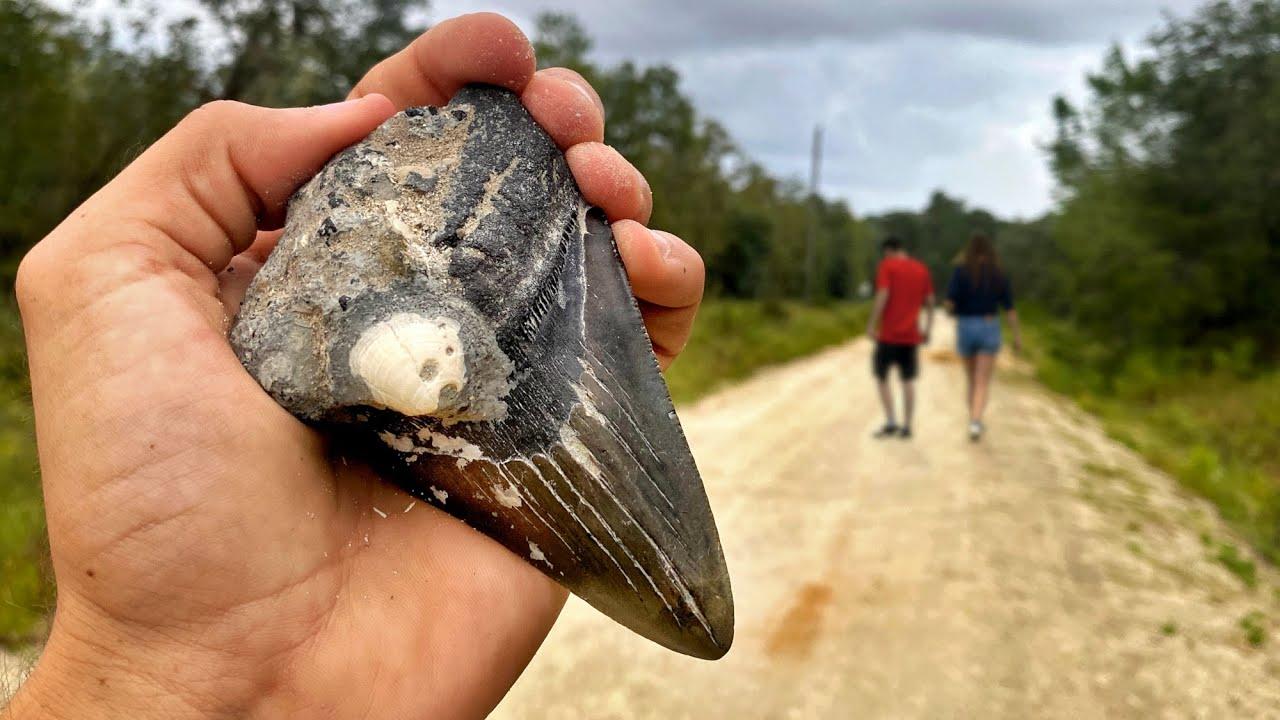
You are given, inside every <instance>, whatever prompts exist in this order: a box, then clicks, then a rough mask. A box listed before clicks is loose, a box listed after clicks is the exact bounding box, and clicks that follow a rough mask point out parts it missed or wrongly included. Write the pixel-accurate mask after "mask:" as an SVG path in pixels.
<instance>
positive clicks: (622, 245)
mask: <svg viewBox="0 0 1280 720" xmlns="http://www.w3.org/2000/svg"><path fill="white" fill-rule="evenodd" d="M613 237H614V239H615V240H616V242H617V243H618V253H619V254H621V255H622V263H623V264H624V265H626V267H627V276H628V277H629V278H630V279H631V289H632V290H633V291H634V292H635V295H636V298H637V299H640V300H644V301H645V302H649V303H653V304H654V305H659V306H661V307H668V308H683V307H690V306H694V305H697V304H698V303H700V302H702V289H703V279H704V276H705V271H704V269H703V265H702V256H701V255H699V254H698V251H697V250H694V249H693V248H692V247H690V246H689V245H688V244H687V243H686V242H684V241H683V240H681V239H680V238H678V237H676V236H675V235H672V234H671V233H668V232H663V231H661V230H650V229H648V228H646V227H645V226H643V225H641V224H640V223H638V222H633V221H630V220H623V221H620V222H616V223H614V224H613Z"/></svg>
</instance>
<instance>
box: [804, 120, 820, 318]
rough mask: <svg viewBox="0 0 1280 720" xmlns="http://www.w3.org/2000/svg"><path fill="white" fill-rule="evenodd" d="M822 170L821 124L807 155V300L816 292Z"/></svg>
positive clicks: (815, 296) (805, 265) (816, 129)
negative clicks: (819, 183) (819, 196)
mask: <svg viewBox="0 0 1280 720" xmlns="http://www.w3.org/2000/svg"><path fill="white" fill-rule="evenodd" d="M821 172H822V126H821V125H815V126H814V128H813V149H812V151H811V153H810V155H809V222H808V228H807V231H806V237H805V249H804V293H805V297H806V298H807V299H808V300H809V302H813V301H814V300H815V299H816V298H817V293H818V247H817V246H818V181H819V179H820V177H819V176H820V174H821Z"/></svg>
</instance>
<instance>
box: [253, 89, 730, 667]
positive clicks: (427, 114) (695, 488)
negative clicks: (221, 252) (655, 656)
mask: <svg viewBox="0 0 1280 720" xmlns="http://www.w3.org/2000/svg"><path fill="white" fill-rule="evenodd" d="M231 340H232V344H233V346H234V348H235V350H236V352H237V354H238V355H239V357H240V359H241V361H242V362H243V363H244V365H245V367H246V368H247V369H248V370H249V372H250V373H251V374H252V375H253V376H254V377H255V378H256V379H257V380H258V382H259V383H260V384H261V385H262V386H263V388H265V389H266V390H267V392H269V393H270V394H271V395H272V396H273V397H274V398H275V399H276V400H277V401H278V402H279V403H280V404H281V405H283V406H284V407H285V408H287V409H288V410H289V411H291V412H293V413H294V414H295V415H297V416H298V417H300V418H302V419H304V420H306V421H308V422H311V423H314V424H316V425H319V426H322V427H324V428H325V429H327V430H328V431H330V432H332V433H334V434H335V435H338V436H340V437H341V438H343V439H344V440H345V441H349V442H350V443H352V444H353V445H355V446H356V447H358V448H360V451H361V452H363V453H364V454H365V456H366V458H367V459H368V460H369V461H370V462H371V463H373V464H374V466H375V467H376V468H378V469H379V471H380V472H381V473H382V474H383V475H384V477H386V478H387V479H389V480H391V481H393V482H395V483H397V484H398V485H400V486H401V487H403V488H404V489H405V490H407V491H408V492H410V493H412V494H414V495H415V496H417V497H419V498H422V499H423V500H425V501H427V502H430V503H433V504H434V505H436V506H437V507H440V508H442V509H444V510H445V511H447V512H449V513H452V514H453V515H455V516H457V517H459V518H461V519H463V520H464V521H466V522H467V523H469V524H470V525H471V526H473V527H475V528H476V529H478V530H480V531H481V532H484V533H486V534H487V535H489V536H490V537H492V538H494V539H496V540H498V541H499V542H501V543H502V544H503V545H505V546H506V547H507V548H509V549H510V550H511V551H512V552H515V553H517V554H518V555H520V556H522V557H524V558H526V559H527V561H528V562H530V563H531V564H533V565H534V566H535V567H537V568H539V569H540V570H541V571H542V572H544V573H545V574H546V575H548V576H549V577H551V578H553V579H555V580H556V581H558V582H560V583H561V584H563V585H564V586H565V587H567V588H569V589H570V590H571V591H573V592H574V593H576V594H577V595H578V596H580V597H582V598H583V599H584V600H586V601H587V602H589V603H591V604H592V605H594V606H595V607H596V608H598V609H599V610H601V611H602V612H604V613H605V614H607V615H608V616H610V617H612V618H613V619H614V620H616V621H618V622H620V623H622V624H623V625H625V626H627V627H628V628H631V629H632V630H634V631H635V632H637V633H639V634H641V635H644V636H645V637H648V638H650V639H652V640H654V641H656V642H658V643H661V644H662V645H665V646H667V647H669V648H671V649H673V650H677V651H679V652H683V653H686V654H689V655H694V656H697V657H703V658H718V657H720V656H722V655H723V654H724V653H725V652H726V651H727V650H728V649H729V646H730V644H731V643H732V639H733V600H732V595H731V591H730V586H729V576H728V571H727V570H726V568H725V564H724V557H723V553H722V551H721V548H720V541H719V536H718V535H717V532H716V526H715V520H714V518H713V517H712V514H711V510H710V507H709V505H708V503H707V498H706V494H705V492H704V491H703V487H702V481H701V478H700V476H699V475H698V471H697V468H696V466H695V464H694V461H693V457H692V455H691V454H690V452H689V448H688V445H687V443H686V441H685V438H684V433H683V431H682V429H681V427H680V423H679V420H678V419H677V417H676V412H675V410H674V408H673V407H672V404H671V400H670V397H669V395H668V393H667V388H666V385H665V383H664V382H663V379H662V376H661V374H660V372H659V369H658V365H657V361H656V359H655V358H654V355H653V351H652V348H651V346H650V342H649V338H648V335H647V334H646V333H645V329H644V324H643V322H642V319H641V316H640V313H639V310H638V308H637V306H636V303H635V300H634V299H633V297H632V294H631V289H630V286H629V284H628V282H627V277H626V273H625V272H624V269H623V267H622V263H621V260H620V258H619V256H618V254H617V248H616V246H615V244H614V242H613V237H612V234H611V233H610V230H609V226H608V224H607V223H606V222H605V221H604V218H603V217H602V216H601V215H600V213H599V212H598V211H596V210H593V209H590V208H588V207H587V206H586V204H585V203H584V201H583V199H582V196H581V195H580V194H579V192H578V189H577V186H576V185H575V184H574V181H573V178H572V175H571V174H570V172H569V169H568V166H567V165H566V163H565V160H564V156H563V155H562V154H561V153H560V151H559V150H558V149H557V148H556V147H555V145H554V143H553V142H552V141H551V139H550V138H549V137H548V136H547V135H546V134H545V133H544V132H543V131H542V129H541V128H540V127H538V125H537V124H536V123H535V122H534V121H533V119H532V118H531V117H530V116H529V115H528V113H527V112H526V111H525V109H524V108H523V106H522V105H521V104H520V101H519V99H518V98H517V97H516V96H515V95H514V94H512V93H510V92H508V91H505V90H501V89H498V88H493V87H486V86H470V87H467V88H464V89H463V90H462V91H461V92H459V93H458V95H457V96H456V97H455V98H454V99H453V101H452V102H451V103H450V104H449V105H448V106H446V107H443V108H434V107H427V108H410V109H408V110H405V111H404V112H402V113H400V114H398V115H395V116H394V117H392V118H391V119H390V120H388V121H387V122H386V123H385V124H384V125H382V127H380V128H378V129H377V130H375V131H374V132H373V133H372V134H371V135H370V136H369V137H368V138H366V139H365V140H364V141H362V142H360V143H359V144H357V145H355V146H353V147H351V148H348V149H347V150H345V151H343V152H342V153H340V154H339V155H338V156H336V157H335V158H334V159H333V160H332V161H330V163H329V164H328V165H327V166H326V167H325V168H324V169H323V170H322V171H321V172H320V173H319V174H318V175H317V176H316V177H315V178H314V179H313V180H311V181H310V182H309V183H308V184H307V185H305V186H304V187H303V188H302V189H301V190H299V191H298V193H297V194H296V195H295V196H294V198H293V200H292V201H291V203H290V206H289V216H288V221H287V224H286V228H285V233H284V235H283V237H282V238H281V240H280V243H279V245H278V246H277V248H276V250H275V251H274V252H273V254H272V255H271V258H270V260H269V261H268V262H267V264H266V265H265V266H264V267H263V269H262V270H261V272H260V273H259V275H258V276H257V278H255V280H254V282H253V284H252V286H251V287H250V289H249V293H248V296H247V297H246V299H245V302H244V304H243V306H242V307H241V310H240V314H239V317H238V319H237V322H236V324H235V326H234V327H233V329H232V333H231Z"/></svg>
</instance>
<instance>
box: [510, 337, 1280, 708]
mask: <svg viewBox="0 0 1280 720" xmlns="http://www.w3.org/2000/svg"><path fill="white" fill-rule="evenodd" d="M945 330H947V331H949V328H945ZM948 335H949V333H948ZM950 343H951V338H950V337H949V336H948V337H942V338H939V339H938V341H937V342H936V343H935V346H934V347H935V348H938V349H937V350H934V351H932V352H929V353H926V355H927V356H928V357H930V360H929V361H928V362H927V363H926V366H925V370H924V373H925V374H924V377H923V380H922V386H921V396H922V397H921V405H922V411H921V414H922V416H921V418H920V419H919V420H918V422H917V437H916V439H915V440H914V441H911V442H903V441H899V440H894V441H875V440H872V439H870V433H871V432H872V430H873V429H874V428H875V426H876V425H877V424H878V423H879V422H880V417H879V412H878V411H877V410H876V400H875V396H874V391H873V388H872V385H871V383H870V381H869V380H868V377H867V375H868V369H867V368H868V363H869V352H870V346H869V344H868V343H867V342H866V341H858V342H855V343H851V344H849V345H846V346H843V347H840V348H836V349H834V350H831V351H828V352H826V353H824V354H821V355H819V356H815V357H812V358H809V359H806V360H803V361H800V362H797V363H795V364H792V365H789V366H786V367H782V368H777V369H774V370H771V371H767V372H765V373H763V374H761V375H760V376H758V377H756V378H755V379H753V380H751V381H749V382H747V383H745V384H743V385H740V386H738V387H735V388H732V389H730V390H728V391H726V392H723V393H721V394H718V395H716V396H714V397H710V398H708V399H706V400H704V401H703V402H701V403H699V404H697V405H694V406H691V407H688V408H685V409H684V410H683V411H682V413H681V415H682V418H683V421H684V423H685V426H686V429H687V432H688V434H689V438H690V441H691V443H692V445H693V449H694V454H695V455H696V456H697V458H698V462H699V465H700V467H701V469H702V472H703V476H704V478H705V480H706V483H707V489H708V493H709V494H710V496H711V502H712V506H713V507H714V509H715V511H716V515H717V518H718V521H719V524H720V529H721V537H722V539H723V542H724V547H725V552H726V554H727V559H728V562H729V568H730V571H731V573H732V575H733V582H734V594H735V598H736V603H737V618H738V619H737V640H736V644H735V647H734V648H733V650H732V651H731V652H730V654H729V655H728V656H727V657H726V658H725V659H724V660H722V661H720V662H717V663H705V662H700V661H696V660H691V659H688V658H684V657H681V656H677V655H675V654H673V653H670V652H667V651H665V650H663V649H661V648H658V647H656V646H653V645H650V644H648V643H647V642H645V641H644V640H641V639H639V638H637V637H635V636H632V635H630V634H629V633H627V632H626V631H624V630H622V629H621V628H619V627H617V626H615V625H613V624H612V623H610V622H609V621H607V620H605V619H604V618H603V617H601V616H599V615H597V614H596V613H595V611H594V610H592V609H591V608H589V607H587V606H586V605H584V604H582V603H581V602H578V601H577V600H571V601H570V606H569V607H568V608H566V610H565V613H564V616H563V617H562V619H561V620H560V622H559V624H557V626H556V628H555V630H554V631H553V632H552V634H551V638H550V639H549V640H548V642H547V644H546V645H545V646H544V648H543V650H542V651H541V652H540V653H539V655H538V657H537V658H536V659H535V660H534V662H533V664H532V665H531V666H530V668H529V670H528V671H527V672H526V673H525V675H524V677H523V678H522V679H521V680H520V682H519V683H518V684H517V685H516V687H515V689H514V690H513V691H512V693H511V694H510V696H509V697H508V698H507V699H506V701H504V703H503V705H502V706H501V707H500V708H499V709H498V711H497V712H496V713H495V716H496V717H500V718H522V719H523V718H663V719H668V718H910V717H919V718H952V717H955V718H961V717H983V718H989V717H1011V718H1012V717H1017V718H1023V717H1043V718H1076V717H1081V718H1083V717H1090V718H1092V717H1122V718H1130V717H1132V718H1164V717H1170V718H1173V717H1205V718H1229V717H1247V718H1253V717H1280V649H1278V648H1277V646H1278V645H1280V637H1276V636H1275V631H1274V630H1271V632H1272V637H1271V638H1270V639H1269V640H1268V641H1267V642H1266V643H1265V644H1264V645H1263V646H1262V647H1261V648H1254V647H1252V646H1251V645H1250V644H1249V643H1248V642H1247V641H1246V639H1245V632H1244V630H1243V629H1242V628H1241V625H1240V622H1241V620H1242V618H1244V617H1245V616H1246V615H1247V614H1249V613H1251V612H1254V611H1261V612H1262V613H1263V614H1264V618H1265V619H1263V620H1261V621H1260V622H1261V623H1262V624H1263V625H1264V626H1265V627H1267V628H1268V629H1270V623H1271V622H1272V621H1271V620H1270V616H1272V615H1274V614H1275V610H1276V609H1277V602H1278V601H1277V598H1278V597H1280V595H1277V594H1276V593H1275V592H1274V591H1273V588H1274V587H1276V586H1277V584H1278V583H1277V577H1276V575H1275V574H1274V573H1273V572H1272V571H1271V570H1269V569H1262V570H1260V575H1259V580H1260V582H1259V587H1258V588H1257V589H1255V590H1249V589H1248V588H1246V587H1245V586H1244V584H1243V583H1242V582H1241V581H1240V580H1239V579H1238V578H1237V577H1235V576H1234V575H1232V574H1230V573H1229V572H1227V571H1226V570H1225V569H1224V568H1223V566H1222V565H1221V564H1219V563H1218V562H1216V561H1215V560H1214V559H1212V557H1211V551H1210V550H1209V549H1208V548H1207V546H1206V538H1212V539H1213V541H1214V542H1219V541H1224V540H1225V541H1232V535H1231V533H1230V532H1229V531H1227V530H1226V529H1225V528H1224V527H1223V526H1222V524H1221V523H1220V522H1219V521H1218V519H1217V517H1216V516H1215V515H1214V514H1213V512H1212V510H1211V509H1210V508H1209V506H1208V505H1207V504H1205V503H1203V502H1201V501H1199V500H1196V499H1193V498H1191V497H1189V496H1188V495H1186V494H1185V493H1183V492H1182V491H1180V490H1179V489H1178V488H1177V486H1176V484H1175V482H1174V481H1173V480H1171V479H1169V478H1168V477H1165V476H1163V475H1161V474H1160V473H1158V472H1156V471H1154V470H1152V469H1151V468H1150V467H1148V466H1147V465H1145V464H1144V463H1143V462H1142V461H1141V460H1140V459H1139V458H1137V457H1135V456H1134V455H1133V454H1132V453H1130V452H1129V451H1128V450H1126V449H1124V448H1123V447H1121V446H1119V445H1117V444H1115V443H1113V442H1111V441H1110V440H1108V439H1107V438H1106V436H1105V435H1104V434H1103V432H1102V431H1101V430H1100V429H1099V428H1098V427H1097V425H1096V424H1095V423H1094V422H1092V421H1091V420H1089V419H1088V418H1086V417H1085V416H1084V415H1083V414H1082V413H1080V412H1079V411H1078V410H1076V409H1074V408H1073V407H1072V406H1070V405H1069V404H1068V403H1065V402H1063V401H1061V400H1059V399H1056V398H1053V397H1051V396H1049V395H1048V394H1046V393H1045V392H1044V391H1042V390H1041V389H1039V388H1037V387H1036V385H1035V384H1034V383H1033V382H1031V381H1030V380H1028V379H1026V378H1025V377H1022V378H1019V377H1017V374H1018V373H1016V372H1006V373H1005V374H1004V376H1003V378H1002V384H1001V385H1000V386H999V387H998V388H997V394H996V396H995V399H994V401H993V408H992V411H993V412H992V417H991V422H990V423H989V424H990V426H991V433H990V436H989V438H988V440H987V441H986V442H984V443H983V444H981V445H972V444H970V443H969V442H968V440H967V439H966V437H965V435H964V430H965V417H964V413H963V410H962V407H961V402H960V399H959V397H960V392H961V390H960V388H961V386H962V377H961V370H960V367H959V365H957V364H956V362H955V358H954V356H952V355H951V354H950V353H949V352H947V351H945V350H942V349H941V348H949V347H950ZM1237 544H1238V543H1237Z"/></svg>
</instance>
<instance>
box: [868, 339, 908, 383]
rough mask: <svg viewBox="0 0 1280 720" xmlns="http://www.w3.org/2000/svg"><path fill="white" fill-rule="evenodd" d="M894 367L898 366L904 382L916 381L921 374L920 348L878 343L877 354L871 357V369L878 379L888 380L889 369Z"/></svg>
mask: <svg viewBox="0 0 1280 720" xmlns="http://www.w3.org/2000/svg"><path fill="white" fill-rule="evenodd" d="M894 365H897V366H898V376H899V377H901V378H902V379H903V380H915V379H916V375H919V374H920V353H919V346H918V345H895V344H893V343H883V342H880V343H876V352H875V354H874V355H872V357H871V369H872V370H873V371H874V372H875V374H876V377H877V378H879V379H881V380H887V379H888V378H889V368H891V367H893V366H894Z"/></svg>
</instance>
